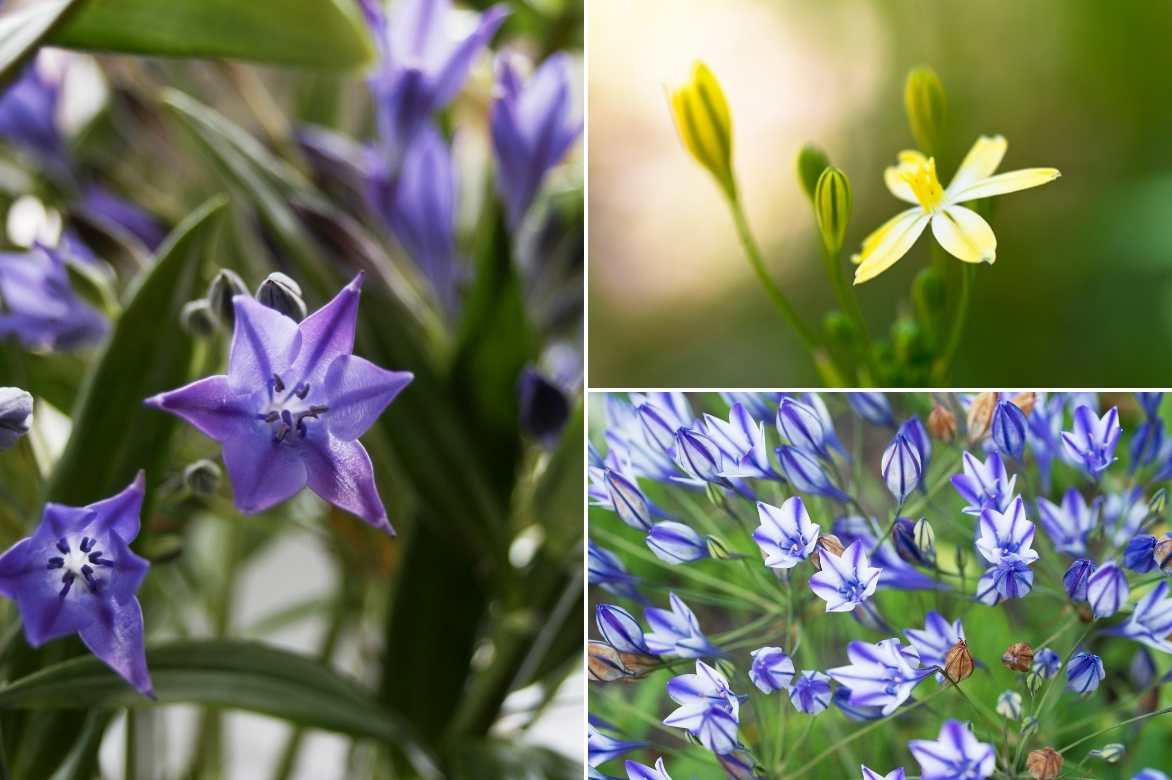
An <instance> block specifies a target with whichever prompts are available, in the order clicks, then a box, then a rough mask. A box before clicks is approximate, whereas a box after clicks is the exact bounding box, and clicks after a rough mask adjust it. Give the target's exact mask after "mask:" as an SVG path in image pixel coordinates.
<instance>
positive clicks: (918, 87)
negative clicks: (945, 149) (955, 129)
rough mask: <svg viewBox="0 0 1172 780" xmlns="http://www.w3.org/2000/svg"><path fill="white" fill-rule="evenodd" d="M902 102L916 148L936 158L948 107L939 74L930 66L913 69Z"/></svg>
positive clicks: (908, 76)
mask: <svg viewBox="0 0 1172 780" xmlns="http://www.w3.org/2000/svg"><path fill="white" fill-rule="evenodd" d="M903 103H904V108H906V109H907V120H908V125H909V126H910V127H911V130H912V137H913V138H915V139H916V145H917V146H919V148H920V151H922V152H923V153H924V154H926V155H928V156H929V157H935V156H937V155H938V154H939V153H940V135H941V131H942V130H943V128H944V122H945V120H946V118H947V110H948V106H947V103H946V101H945V97H944V85H943V84H941V83H940V77H939V76H937V75H936V71H934V70H932V69H931V68H929V67H920V68H913V69H912V71H911V72H910V73H908V74H907V82H906V84H905V85H904V89H903Z"/></svg>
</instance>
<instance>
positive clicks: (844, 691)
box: [832, 686, 883, 722]
mask: <svg viewBox="0 0 1172 780" xmlns="http://www.w3.org/2000/svg"><path fill="white" fill-rule="evenodd" d="M832 701H833V703H834V706H835V707H838V709H839V710H840V711H841V712H842V714H843V715H845V716H846V717H847V718H849V719H851V720H855V721H860V722H862V721H868V720H879V719H880V718H882V717H883V708H882V707H862V706H859V705H857V704H851V692H850V689H849V688H843V687H842V686H839V687H837V688H835V689H834V696H833V698H832Z"/></svg>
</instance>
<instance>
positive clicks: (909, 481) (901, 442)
mask: <svg viewBox="0 0 1172 780" xmlns="http://www.w3.org/2000/svg"><path fill="white" fill-rule="evenodd" d="M880 468H881V470H882V474H883V481H884V482H886V483H887V489H888V490H890V491H891V495H893V496H895V500H896V501H898V502H899V503H900V504H903V502H904V501H906V500H907V497H908V496H909V495H911V492H912V491H913V490H915V489H916V485H918V484H920V476H921V475H922V474H923V465H922V464H921V463H920V454H919V452H917V451H916V448H915V447H914V446H912V443H911V442H910V441H908V440H907V437H906V436H904V435H903V434H896V436H895V439H894V440H892V442H891V444H889V445H888V446H887V449H886V450H885V451H884V452H883V459H882V461H881V463H880Z"/></svg>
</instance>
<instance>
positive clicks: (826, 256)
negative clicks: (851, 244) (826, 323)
mask: <svg viewBox="0 0 1172 780" xmlns="http://www.w3.org/2000/svg"><path fill="white" fill-rule="evenodd" d="M823 250H824V251H823V252H822V260H823V262H825V264H826V273H827V274H829V275H830V283H831V284H832V285H833V286H834V294H835V296H836V297H837V298H838V305H839V306H841V307H842V310H843V311H844V312H846V314H847V316H849V317H850V318H851V319H852V320H854V323H855V327H856V328H857V329H858V331H859V338H860V340H861V343H862V350H863V363H864V365H866V366H867V371H868V373H870V375H871V376H870V379H871V382H874V381H875V379H877V378H878V376H879V364H878V363H877V362H876V360H875V353H874V351H873V350H872V349H871V334H870V333H868V332H867V321H866V320H865V319H864V318H863V309H862V307H861V306H860V305H859V297H858V296H857V295H856V294H855V290H854V287H852V286H850V285H848V284H847V280H846V277H845V276H843V274H842V262H841V261H842V252H841V251H839V252H833V253H832V252H830V251H829V250H828V249H826V247H825V246H823ZM871 382H868V383H866V384H868V385H869V384H871Z"/></svg>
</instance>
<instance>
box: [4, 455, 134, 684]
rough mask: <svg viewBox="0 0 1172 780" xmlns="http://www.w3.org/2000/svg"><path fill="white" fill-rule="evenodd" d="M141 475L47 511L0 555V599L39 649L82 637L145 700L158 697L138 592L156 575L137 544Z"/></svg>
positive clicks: (50, 507)
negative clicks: (109, 492)
mask: <svg viewBox="0 0 1172 780" xmlns="http://www.w3.org/2000/svg"><path fill="white" fill-rule="evenodd" d="M143 494H144V481H143V474H142V472H141V471H140V472H139V473H138V476H136V477H135V479H134V481H133V482H132V483H131V484H130V485H129V486H128V487H127V488H126V489H125V490H123V491H122V492H121V493H119V494H118V495H116V496H113V497H112V498H107V499H105V500H103V501H98V502H97V503H94V504H90V505H89V506H85V507H71V506H64V505H62V504H46V505H45V512H44V515H43V517H42V519H41V522H40V524H39V525H38V526H37V527H36V529H34V530H33V533H32V535H31V536H28V537H26V538H24V539H21V540H20V541H19V542H17V543H16V544H14V545H13V546H12V547H10V548H9V549H8V550H7V552H5V553H4V554H3V555H0V595H3V596H6V597H8V598H10V599H13V600H14V601H15V602H16V606H17V608H18V609H19V610H20V616H21V622H22V623H23V624H24V635H25V638H26V639H27V640H28V643H29V644H30V645H32V646H33V647H40V646H41V645H43V644H44V643H45V642H48V641H50V640H53V639H58V638H60V637H63V636H66V635H68V634H77V635H78V636H80V637H81V641H82V642H84V643H85V646H86V647H87V648H89V650H90V652H91V653H93V654H94V655H96V656H97V657H98V658H100V659H102V660H103V661H104V662H105V663H106V665H107V666H109V667H110V668H111V669H113V670H114V671H115V672H117V673H118V674H119V675H120V676H122V677H123V678H124V679H125V680H126V681H127V682H128V683H130V684H131V685H133V686H134V687H135V688H136V689H138V691H139V693H142V694H143V695H145V696H151V697H153V696H154V693H153V691H152V688H151V679H150V675H149V673H148V672H147V666H146V653H145V649H144V645H143V623H142V607H141V605H140V604H139V602H138V596H137V593H138V589H139V587H141V585H142V581H143V579H144V578H145V577H146V575H147V570H148V569H149V568H150V563H148V562H147V561H146V560H145V559H144V558H140V557H139V556H137V555H135V554H134V553H133V552H132V551H131V549H130V543H131V542H132V541H134V539H135V537H136V536H138V531H139V526H140V520H139V515H140V513H141V512H142V499H143Z"/></svg>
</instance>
